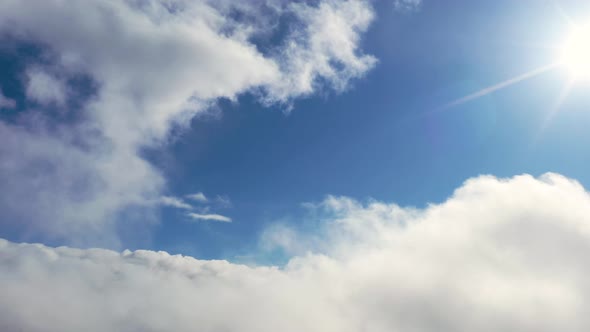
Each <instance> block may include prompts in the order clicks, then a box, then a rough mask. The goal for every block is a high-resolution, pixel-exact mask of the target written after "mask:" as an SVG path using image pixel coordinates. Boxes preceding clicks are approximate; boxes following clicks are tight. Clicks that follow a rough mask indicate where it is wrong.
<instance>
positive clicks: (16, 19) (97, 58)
mask: <svg viewBox="0 0 590 332" xmlns="http://www.w3.org/2000/svg"><path fill="white" fill-rule="evenodd" d="M372 18H373V10H372V8H371V5H370V3H369V1H368V0H346V1H335V0H322V1H309V2H298V3H296V4H291V3H288V2H285V1H281V0H276V1H275V0H267V1H247V2H231V1H206V0H200V1H185V0H172V1H163V0H147V1H136V0H129V1H115V0H107V1H104V0H88V1H76V0H65V1H64V0H31V1H27V2H23V1H18V0H7V1H2V2H0V36H2V38H6V40H7V41H10V42H14V41H18V42H21V43H24V44H26V45H35V46H36V47H38V48H39V50H40V51H39V52H40V55H39V59H38V60H39V63H26V64H25V65H26V67H27V68H26V69H25V74H24V77H26V78H27V83H26V84H27V86H26V89H25V92H26V95H27V96H28V98H29V99H30V100H32V101H37V102H39V103H41V104H47V103H51V104H52V105H56V104H57V105H59V104H65V103H68V102H70V101H72V100H71V99H70V98H74V97H72V96H79V95H80V93H73V92H74V91H70V90H68V89H67V88H66V87H71V88H75V87H76V85H75V84H74V85H67V86H66V85H65V82H71V81H72V80H73V79H75V78H80V77H83V78H84V79H85V80H87V81H90V82H91V83H92V84H90V86H91V87H92V89H90V90H91V91H86V94H89V96H87V98H79V99H77V100H75V101H76V102H80V100H82V101H83V103H82V105H80V107H76V109H75V113H74V114H69V115H68V120H67V121H62V118H61V117H59V116H52V115H48V114H46V112H45V113H44V112H43V111H42V110H39V111H34V112H33V111H26V112H23V114H22V116H20V117H19V118H18V124H16V125H14V124H8V123H4V124H1V125H0V139H1V141H2V142H3V143H2V146H1V147H0V154H1V155H0V160H2V162H1V164H0V183H2V184H3V190H5V191H6V192H10V194H6V195H2V198H0V209H2V210H3V217H4V218H3V220H2V221H0V224H2V223H12V224H18V225H21V226H22V224H23V223H24V224H26V225H24V226H22V227H24V228H26V230H27V231H26V233H27V234H35V233H37V235H39V234H43V236H45V237H51V238H57V239H60V240H63V241H67V242H69V243H77V242H78V241H82V239H83V241H89V242H88V243H93V244H104V243H103V241H102V240H100V241H99V240H98V239H93V238H92V234H96V233H100V234H103V235H104V236H103V235H101V236H98V238H100V239H104V238H105V237H108V236H107V234H108V233H109V232H110V230H112V229H116V228H117V227H116V224H117V223H118V222H120V220H121V215H125V220H126V222H128V221H129V219H130V218H132V216H135V217H133V218H135V219H137V220H142V221H144V220H145V221H147V222H154V221H155V220H154V218H153V217H149V216H153V215H154V213H150V209H154V208H155V207H156V206H157V205H158V204H153V202H156V201H158V199H159V197H160V196H161V195H162V192H164V191H165V187H166V181H165V179H164V178H163V176H162V175H161V174H160V172H159V170H158V169H156V168H155V167H154V166H153V165H152V164H150V163H149V162H148V161H146V160H145V159H144V158H143V157H142V156H143V154H142V151H144V150H145V149H150V148H151V149H156V148H161V147H162V146H163V145H165V144H166V143H167V141H168V140H169V137H168V135H169V133H170V131H171V129H172V128H180V129H182V128H184V127H186V126H188V124H189V123H190V119H192V118H194V117H195V116H198V115H199V114H203V113H204V112H206V111H207V110H208V109H209V108H210V106H211V105H213V104H215V102H216V100H217V99H219V98H229V99H234V100H235V99H236V97H237V96H238V95H240V94H243V93H248V92H253V93H254V94H255V95H256V96H259V98H260V100H261V101H262V102H264V103H281V104H283V105H290V104H291V103H292V100H293V99H294V98H297V97H301V96H307V95H310V94H312V93H314V91H316V90H317V88H319V87H321V86H325V87H329V88H332V89H334V90H336V91H342V90H343V89H344V88H346V87H347V86H348V84H349V82H350V80H351V79H354V78H357V77H361V76H362V75H363V74H364V73H365V72H366V71H368V70H369V69H371V68H372V66H373V65H374V63H375V59H374V58H373V57H372V56H370V55H365V54H363V52H362V50H360V49H359V43H360V38H361V36H362V34H363V33H364V32H365V31H366V30H367V28H368V25H369V23H370V22H371V20H372ZM270 41H273V42H272V43H270ZM275 41H276V42H275ZM31 61H32V60H31ZM32 62H34V61H32ZM70 93H71V95H72V96H70ZM64 99H67V100H64ZM68 105H69V103H68ZM5 142H15V144H13V145H9V144H8V143H5ZM49 151H57V153H49ZM146 216H147V217H146ZM40 220H43V222H41V221H40ZM19 227H20V226H19ZM72 241H74V242H72ZM107 242H108V243H109V245H111V244H112V243H116V242H117V239H116V236H115V237H114V238H112V239H110V240H108V241H107ZM86 244H87V243H86Z"/></svg>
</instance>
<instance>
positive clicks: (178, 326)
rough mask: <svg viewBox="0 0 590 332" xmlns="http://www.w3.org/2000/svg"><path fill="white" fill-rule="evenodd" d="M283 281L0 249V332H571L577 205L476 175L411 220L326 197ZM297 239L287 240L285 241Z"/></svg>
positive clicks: (542, 189)
mask: <svg viewBox="0 0 590 332" xmlns="http://www.w3.org/2000/svg"><path fill="white" fill-rule="evenodd" d="M315 208H316V211H315V212H316V213H315V214H314V215H315V216H317V217H318V218H319V219H318V220H319V221H318V225H319V229H320V231H319V233H316V232H314V233H305V232H302V231H297V230H294V231H293V234H292V236H293V237H295V238H296V237H297V236H300V238H299V240H300V241H302V242H301V243H304V244H306V245H305V246H306V247H307V249H308V251H307V252H303V253H301V254H299V255H296V256H295V257H293V258H292V259H291V260H290V261H289V263H288V264H286V266H284V267H283V268H275V267H247V266H243V265H237V264H232V263H229V262H226V261H203V260H196V259H193V258H190V257H182V256H170V255H168V254H166V253H164V252H152V251H135V252H129V251H125V252H123V253H117V252H113V251H108V250H101V249H91V250H77V249H70V248H66V247H60V248H48V247H45V246H43V245H34V244H14V243H10V242H6V241H0V278H1V280H2V282H1V283H0V294H2V296H1V297H0V330H3V331H16V330H25V331H79V330H84V331H109V330H110V331H170V330H174V331H241V332H248V331H256V332H261V331H273V332H274V331H322V332H325V331H338V332H356V331H376V332H379V331H384V332H385V331H388V332H389V331H425V332H430V331H442V332H446V331H453V332H467V331H484V332H485V331H490V332H492V331H519V332H527V331H530V332H532V331H534V332H553V331H587V330H588V329H589V328H590V319H589V318H588V315H586V314H585V313H586V311H587V308H588V306H589V305H590V282H589V281H588V278H587V276H588V273H590V265H589V264H588V263H587V262H588V257H587V253H588V252H590V195H589V194H588V192H586V191H585V190H584V188H583V187H582V186H581V185H580V184H579V183H577V182H575V181H573V180H570V179H567V178H565V177H562V176H560V175H556V174H547V175H544V176H542V177H540V178H538V179H535V178H533V177H531V176H528V175H524V176H518V177H514V178H512V179H497V178H494V177H491V176H482V177H479V178H475V179H471V180H469V181H467V182H466V183H465V184H464V185H463V186H462V187H461V188H459V189H457V190H456V191H455V193H454V194H453V196H452V197H451V198H449V199H448V200H447V201H446V202H444V203H442V204H438V205H430V206H428V207H427V208H425V209H409V208H402V207H400V206H397V205H395V204H387V203H382V202H376V201H371V202H369V203H367V204H362V203H360V202H358V201H355V200H352V199H349V198H344V197H329V198H327V199H326V201H325V202H323V203H321V204H318V205H316V207H315ZM298 234H299V235H298Z"/></svg>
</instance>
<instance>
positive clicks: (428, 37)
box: [0, 1, 590, 261]
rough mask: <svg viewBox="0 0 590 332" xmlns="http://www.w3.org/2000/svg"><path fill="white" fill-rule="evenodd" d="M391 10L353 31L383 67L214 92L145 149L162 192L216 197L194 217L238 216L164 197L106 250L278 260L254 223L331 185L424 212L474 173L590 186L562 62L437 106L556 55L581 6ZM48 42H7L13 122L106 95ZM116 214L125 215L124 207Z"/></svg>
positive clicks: (384, 6)
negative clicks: (281, 87) (345, 76)
mask: <svg viewBox="0 0 590 332" xmlns="http://www.w3.org/2000/svg"><path fill="white" fill-rule="evenodd" d="M400 3H402V2H400ZM400 8H401V7H399V6H397V7H396V5H395V3H392V2H387V1H384V2H375V3H373V11H374V13H377V15H375V17H374V19H373V20H372V22H371V23H370V25H368V26H367V27H366V31H365V32H364V33H363V34H362V35H359V36H358V40H357V42H358V45H356V47H358V50H357V51H356V52H357V54H368V55H371V56H372V57H374V58H375V59H377V62H376V63H375V64H374V66H373V67H372V68H370V69H366V70H363V72H362V73H359V75H358V77H357V78H355V79H351V80H350V81H348V82H346V87H345V88H344V89H334V88H330V86H329V85H328V84H326V85H324V86H322V84H321V79H322V78H321V77H319V78H318V80H319V81H318V82H319V83H317V84H316V85H317V87H316V90H317V91H314V93H313V94H305V95H303V96H301V97H295V98H291V97H289V98H288V100H287V99H285V100H283V101H280V102H278V103H272V102H271V103H268V102H265V101H262V100H261V98H260V95H259V94H258V93H252V92H241V93H236V94H234V95H232V96H231V97H229V98H227V97H223V96H222V97H220V98H218V99H217V100H216V101H215V104H214V105H212V106H208V107H207V108H208V110H209V111H208V112H209V113H208V114H206V115H204V116H196V117H193V118H192V119H190V121H189V122H188V123H187V124H185V125H184V126H181V127H179V128H177V129H174V130H171V131H170V133H169V134H168V135H169V136H168V138H167V139H166V141H165V142H164V143H159V144H155V145H148V146H145V147H141V150H142V151H141V153H140V154H141V155H142V156H143V158H145V159H144V160H145V161H146V162H148V163H149V164H151V166H152V167H154V168H155V169H156V170H157V172H159V173H160V174H161V176H162V178H163V181H164V182H165V185H164V186H163V187H162V189H160V190H161V191H162V195H165V196H166V197H176V198H178V199H180V200H184V201H186V202H185V203H187V204H188V203H191V200H190V199H187V198H186V195H189V194H193V193H203V195H205V196H206V197H208V200H209V202H206V203H203V202H194V201H193V202H192V203H194V204H193V205H194V206H195V209H196V212H197V213H200V214H218V215H222V216H225V217H227V218H230V219H231V220H232V222H231V223H225V222H215V221H200V222H194V221H193V220H192V218H190V217H189V216H187V210H186V209H183V208H180V209H179V208H177V207H174V206H165V205H164V206H161V207H159V208H157V209H154V210H150V212H149V214H150V217H149V218H150V219H153V221H152V222H151V223H148V225H142V226H141V228H142V230H141V231H140V232H138V231H137V227H138V225H137V224H136V223H134V222H128V223H118V225H116V226H115V228H116V230H115V231H114V232H115V233H117V237H118V238H119V239H120V241H118V243H117V244H116V245H107V247H113V248H131V249H135V248H147V249H153V250H165V251H169V252H171V253H181V254H187V255H191V256H196V257H201V258H227V259H239V257H241V256H244V255H246V256H249V255H251V254H252V252H255V254H254V256H255V257H256V258H255V259H254V260H261V261H267V260H268V259H271V261H272V257H274V256H273V255H274V254H273V253H268V252H259V251H260V249H259V246H260V243H259V240H260V237H261V234H263V233H264V231H265V230H266V229H267V228H268V227H269V226H271V225H273V224H274V223H277V222H280V223H288V224H292V226H293V227H296V228H297V227H303V226H304V225H305V220H306V218H307V217H306V214H307V213H308V211H306V209H305V208H304V207H303V205H302V204H304V203H309V202H319V201H322V200H323V199H324V198H325V197H326V196H327V195H336V196H346V197H351V198H355V199H358V200H360V201H367V200H371V199H376V200H380V201H387V202H396V203H397V204H400V205H402V206H415V207H425V206H427V204H429V203H437V202H442V201H444V200H445V199H446V198H447V197H449V195H451V194H452V192H453V191H454V189H455V188H457V187H458V186H460V185H461V184H462V183H463V182H464V181H465V180H466V179H468V178H471V177H475V176H478V175H482V174H493V175H496V176H499V177H510V176H514V175H519V174H523V173H528V174H532V175H535V176H538V175H541V174H543V173H545V172H549V171H551V172H557V173H561V174H564V175H567V176H569V177H572V178H575V179H577V180H579V181H580V182H581V183H582V184H585V185H588V181H590V178H588V174H587V172H586V168H585V165H587V163H588V154H587V153H585V152H586V147H585V144H583V142H584V141H586V139H587V135H588V133H587V131H586V130H585V129H586V128H585V127H586V126H585V123H586V122H587V120H589V117H590V115H588V112H586V111H585V110H586V109H587V105H588V102H589V100H588V97H587V96H586V94H585V91H586V89H587V86H586V85H584V84H578V85H575V86H573V87H572V89H571V91H569V94H568V96H567V97H566V98H565V99H564V100H563V101H562V102H561V103H560V104H559V105H558V106H556V105H557V102H558V99H559V94H560V92H561V91H562V89H563V87H564V86H565V85H566V84H567V81H568V76H567V74H566V73H565V72H564V70H562V69H560V68H554V69H552V70H550V71H547V72H543V73H541V74H539V75H537V76H534V77H532V78H530V79H527V80H524V81H522V82H518V83H516V84H513V85H510V86H508V87H506V88H503V89H499V90H497V91H494V92H493V93H489V94H486V95H484V96H482V97H480V98H477V99H474V100H470V101H468V102H465V103H463V104H461V105H456V106H453V107H449V108H446V109H443V110H441V107H443V106H444V105H446V104H448V103H450V102H452V101H454V100H457V99H459V98H461V97H464V96H468V95H470V94H472V93H474V92H477V91H479V90H481V89H484V88H486V87H489V86H494V85H495V84H497V83H500V82H504V81H506V80H508V79H511V78H513V77H518V76H519V75H521V74H523V73H527V72H529V71H531V70H534V69H536V68H539V67H543V66H545V65H547V64H550V63H553V62H555V59H556V54H557V53H558V49H556V45H559V44H560V43H561V42H562V39H563V38H564V36H565V35H566V34H567V31H568V24H569V23H568V19H566V17H570V19H575V16H576V15H577V14H578V13H581V12H583V10H584V9H585V7H584V6H583V5H582V4H581V3H576V2H569V3H559V4H558V3H555V2H552V1H525V2H514V1H494V2H488V3H474V2H467V1H451V2H445V3H444V4H443V3H440V2H424V3H418V4H412V3H411V2H407V3H406V7H405V8H406V9H405V10H400ZM289 20H290V19H289V18H286V19H285V20H284V21H282V19H281V20H279V22H284V23H281V24H284V25H288V24H290V23H289V22H290V21H289ZM285 31H286V30H284V28H281V27H280V25H279V30H278V32H276V34H274V35H272V34H271V35H268V34H263V35H262V37H259V38H258V39H255V42H256V47H257V48H259V49H260V50H262V51H264V50H267V49H272V47H273V45H274V44H275V43H277V42H276V40H281V38H284V37H285V36H286V35H288V33H287V32H285ZM278 43H280V42H278ZM45 48H46V46H44V45H42V44H39V43H36V42H34V41H23V40H19V39H18V37H10V38H9V39H7V43H6V46H4V49H3V52H2V56H1V66H2V68H1V69H2V81H1V86H2V89H3V93H4V95H5V96H6V98H9V99H13V100H15V101H16V107H11V108H7V109H5V110H3V112H2V119H3V120H4V121H6V122H7V123H11V122H14V121H17V123H18V121H20V120H15V119H19V116H22V114H26V113H27V111H29V110H30V109H31V108H33V109H34V108H37V109H38V110H39V109H40V110H42V111H43V110H44V111H47V112H49V114H50V115H49V120H45V121H46V122H49V123H51V125H49V126H48V127H47V128H48V129H46V130H49V131H51V130H55V129H51V128H57V127H59V126H60V124H61V125H63V124H64V123H65V124H68V123H74V124H75V123H76V121H79V118H78V117H84V115H83V114H82V115H80V114H79V112H75V110H76V109H79V108H84V107H85V106H84V105H85V104H86V103H88V102H91V101H92V99H93V98H96V95H97V94H98V95H99V94H100V82H96V78H93V77H92V74H88V73H85V72H83V71H82V72H80V73H77V74H75V75H73V74H72V75H69V74H63V73H59V68H57V69H55V68H56V66H55V63H54V62H55V59H52V57H51V56H48V55H47V54H50V53H48V51H47V50H46V49H45ZM264 52H271V53H272V51H264ZM269 54H270V53H269ZM44 65H45V66H49V67H51V66H53V67H54V68H53V69H52V74H54V75H57V77H58V79H59V80H61V81H62V82H65V83H64V86H66V87H67V88H65V89H66V90H67V91H68V93H67V97H63V98H66V99H67V100H65V101H58V102H56V101H52V102H48V103H47V102H46V103H44V102H39V100H35V99H34V98H32V97H31V96H28V95H27V90H26V89H29V87H27V79H26V78H23V77H24V76H26V75H29V74H27V70H29V71H30V69H27V68H29V67H33V68H42V66H44ZM35 66H36V67H35ZM68 75H69V76H68ZM93 80H94V81H93ZM31 81H32V80H29V83H28V84H29V85H31V83H30V82H31ZM45 94H46V95H47V93H45ZM47 98H51V92H49V97H47ZM60 98H62V97H60ZM60 108H63V109H67V110H70V111H68V112H65V111H60V110H59V109H60ZM72 110H74V111H72ZM552 110H556V112H555V113H552ZM550 114H553V115H552V116H551V115H550ZM52 126H53V127H52ZM66 130H67V129H66ZM131 172H133V171H131ZM66 176H67V175H66ZM26 194H27V193H25V195H26ZM220 197H221V198H223V200H224V201H226V202H225V203H224V202H221V201H220ZM116 209H118V210H119V212H117V211H115V212H116V213H120V212H121V211H122V213H123V216H124V215H125V213H126V212H124V210H125V209H126V207H125V206H124V205H122V206H120V207H117V208H116ZM203 211H205V212H203ZM193 212H195V211H193ZM131 213H135V212H131ZM16 215H20V216H21V217H22V218H23V219H27V218H31V216H29V215H27V214H18V213H17V214H16ZM6 217H7V218H11V217H13V215H11V214H10V213H8V214H7V216H6ZM122 218H123V219H125V217H122ZM17 219H18V218H17ZM28 223H29V222H27V221H26V220H25V221H24V224H25V225H28ZM109 232H110V231H109ZM0 236H2V237H4V238H7V239H9V240H12V241H44V242H46V243H49V244H52V245H61V244H69V243H71V242H70V239H68V237H69V236H68V235H66V236H61V235H60V236H56V237H47V236H45V235H44V234H43V232H37V231H36V230H35V229H34V227H33V229H32V230H31V229H30V228H28V227H21V226H19V225H18V224H17V225H14V224H11V223H6V224H3V227H2V228H0ZM101 241H102V240H100V241H94V240H88V241H86V240H85V241H81V242H79V243H75V244H76V245H78V246H82V247H86V246H94V245H97V244H98V245H100V243H101ZM269 257H271V258H269Z"/></svg>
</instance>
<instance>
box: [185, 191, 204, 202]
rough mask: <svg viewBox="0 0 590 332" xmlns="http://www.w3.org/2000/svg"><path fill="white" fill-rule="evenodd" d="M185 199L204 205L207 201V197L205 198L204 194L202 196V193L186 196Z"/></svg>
mask: <svg viewBox="0 0 590 332" xmlns="http://www.w3.org/2000/svg"><path fill="white" fill-rule="evenodd" d="M186 198H190V199H192V200H193V201H197V202H199V203H206V202H208V201H209V199H208V198H207V196H205V194H203V193H202V192H198V193H194V194H190V195H186Z"/></svg>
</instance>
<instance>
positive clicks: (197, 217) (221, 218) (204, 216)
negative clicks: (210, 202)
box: [187, 212, 231, 222]
mask: <svg viewBox="0 0 590 332" xmlns="http://www.w3.org/2000/svg"><path fill="white" fill-rule="evenodd" d="M187 215H188V216H189V217H190V218H192V219H195V220H205V221H219V222H231V218H229V217H226V216H222V215H220V214H214V213H210V214H201V213H192V212H191V213H188V214H187Z"/></svg>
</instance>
